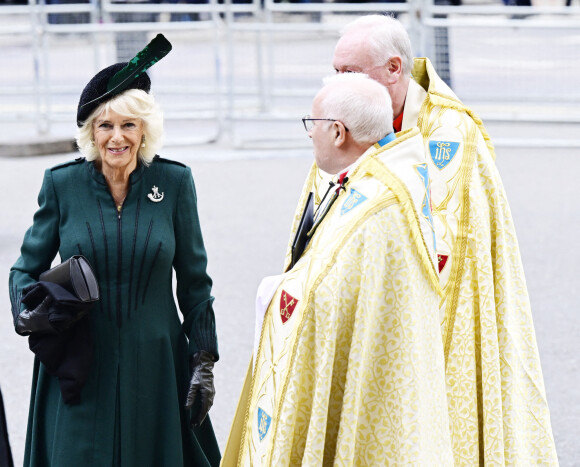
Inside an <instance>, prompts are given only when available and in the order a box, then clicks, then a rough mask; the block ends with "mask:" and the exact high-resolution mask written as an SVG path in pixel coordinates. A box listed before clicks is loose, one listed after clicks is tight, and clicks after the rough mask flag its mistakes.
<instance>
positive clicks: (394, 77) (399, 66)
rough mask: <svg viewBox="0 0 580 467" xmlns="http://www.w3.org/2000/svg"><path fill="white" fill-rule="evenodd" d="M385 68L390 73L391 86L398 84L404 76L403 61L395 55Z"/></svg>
mask: <svg viewBox="0 0 580 467" xmlns="http://www.w3.org/2000/svg"><path fill="white" fill-rule="evenodd" d="M385 66H386V67H387V70H388V72H389V84H394V83H396V82H397V81H398V80H399V77H400V76H401V75H402V74H403V59H402V58H401V57H398V56H396V55H395V56H394V57H391V58H389V61H388V62H387V63H386V64H385Z"/></svg>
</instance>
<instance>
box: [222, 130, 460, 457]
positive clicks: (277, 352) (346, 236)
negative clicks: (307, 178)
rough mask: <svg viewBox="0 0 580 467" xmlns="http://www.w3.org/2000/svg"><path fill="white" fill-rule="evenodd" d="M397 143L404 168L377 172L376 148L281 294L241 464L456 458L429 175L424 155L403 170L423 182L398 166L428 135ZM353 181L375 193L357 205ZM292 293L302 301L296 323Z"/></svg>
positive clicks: (260, 361) (255, 382) (254, 388)
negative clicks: (428, 232)
mask: <svg viewBox="0 0 580 467" xmlns="http://www.w3.org/2000/svg"><path fill="white" fill-rule="evenodd" d="M393 146H394V147H396V148H393V147H391V148H390V149H391V151H392V152H393V157H394V158H393V160H392V163H393V164H392V166H391V165H390V166H389V169H391V170H392V169H393V166H394V167H395V172H394V173H393V172H389V174H388V176H385V174H383V175H379V176H378V177H375V176H371V175H369V171H370V169H371V168H373V169H377V164H382V162H381V160H382V159H380V157H379V156H382V155H383V154H376V156H377V157H374V156H373V155H372V153H371V154H367V156H368V157H367V159H365V161H363V162H361V164H360V166H359V167H358V168H357V169H356V170H355V171H354V172H353V173H352V174H350V176H349V178H350V180H349V182H348V186H347V190H346V192H341V194H340V195H339V198H338V199H337V201H336V203H335V204H334V205H333V206H332V208H331V209H330V211H329V213H328V215H327V218H326V219H325V220H324V222H323V223H322V224H321V225H320V227H319V229H318V230H317V232H316V235H315V236H314V237H313V240H312V242H311V245H310V246H309V248H308V249H307V250H306V251H305V253H304V255H303V257H302V258H301V259H300V261H299V262H298V263H297V264H296V265H295V266H294V268H293V269H292V270H291V271H289V272H287V273H285V274H284V277H283V279H282V282H281V284H280V286H279V287H278V289H277V291H276V293H275V294H274V297H273V298H272V300H271V302H270V305H269V308H268V310H267V313H266V316H265V318H264V324H263V326H262V334H261V338H260V345H259V348H258V352H257V358H256V364H255V367H254V372H253V376H252V382H251V389H250V391H249V395H248V403H247V410H246V416H245V421H244V429H243V432H242V434H241V440H240V443H236V442H231V443H230V441H228V448H226V452H225V454H224V456H227V458H228V459H230V458H231V456H230V452H229V448H230V446H231V447H232V448H235V447H236V446H239V448H240V449H239V458H238V465H242V466H252V467H258V466H262V465H267V466H276V467H278V466H289V465H292V466H294V465H325V466H326V465H333V466H343V465H344V466H364V465H368V466H371V465H373V466H374V465H394V464H396V465H438V466H439V465H441V466H450V465H453V455H452V451H451V443H450V438H449V421H448V415H447V401H446V388H445V376H444V371H445V370H444V358H443V345H442V339H441V333H440V327H439V318H438V301H439V296H438V292H437V288H438V283H437V281H436V276H433V274H434V266H433V263H432V254H431V253H432V252H429V251H427V248H426V244H425V242H424V240H423V235H422V233H421V232H422V229H421V227H419V219H418V217H417V215H416V213H411V214H410V213H409V209H410V210H411V211H413V209H414V208H413V206H414V205H415V203H414V201H412V200H411V199H410V196H411V194H412V195H413V196H417V197H420V198H421V200H422V198H423V196H424V185H423V182H422V181H420V178H419V177H418V176H417V175H416V172H415V170H414V167H413V164H412V162H413V161H410V163H408V164H403V163H401V164H399V169H400V170H401V171H405V170H407V171H408V172H409V174H412V176H413V177H415V178H416V179H417V183H416V184H414V183H412V182H411V183H410V185H409V186H407V185H404V184H402V183H401V181H400V180H399V179H398V177H402V179H403V180H404V179H405V175H404V174H401V173H400V172H399V171H397V170H396V168H397V158H396V156H397V152H399V153H401V154H403V153H405V152H406V153H410V154H413V155H419V156H420V155H421V150H420V148H421V147H422V140H421V137H420V135H419V134H418V132H417V131H414V132H411V133H409V134H408V135H407V136H406V137H403V138H401V140H400V141H399V142H398V143H397V144H396V145H393ZM411 146H412V148H413V149H412V151H410V147H411ZM417 148H419V150H417ZM388 152H389V149H388V148H387V149H386V150H385V154H384V155H387V154H388ZM363 157H364V156H363ZM365 162H366V163H365ZM415 162H420V159H419V161H415ZM389 177H390V179H391V181H392V182H393V183H392V184H393V186H390V185H385V183H384V182H383V179H385V180H386V179H389ZM421 187H422V191H421V190H420V188H421ZM349 190H356V192H357V193H359V194H361V195H362V197H364V198H365V201H363V202H360V203H359V204H357V205H356V206H354V207H353V206H348V204H347V203H346V201H347V199H348V198H347V197H348V196H349V195H348V194H347V192H348V191H349ZM362 197H361V199H362ZM345 206H347V208H348V207H350V209H342V208H343V207H345ZM433 277H435V280H434V279H433ZM282 296H290V297H293V298H294V299H295V300H296V301H297V302H296V307H295V308H294V311H293V313H292V314H291V316H290V317H289V318H288V320H287V321H285V322H283V320H282V319H281V315H280V309H281V307H282V308H283V307H284V306H285V304H286V302H285V301H284V300H281V298H282ZM265 414H266V415H265ZM268 417H271V423H270V421H269V420H268ZM232 432H235V430H232Z"/></svg>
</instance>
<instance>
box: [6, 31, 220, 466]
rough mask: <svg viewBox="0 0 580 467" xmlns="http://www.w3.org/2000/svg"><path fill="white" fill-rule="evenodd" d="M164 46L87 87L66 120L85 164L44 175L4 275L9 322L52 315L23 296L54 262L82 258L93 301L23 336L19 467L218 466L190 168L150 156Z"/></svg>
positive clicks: (210, 339) (213, 343)
mask: <svg viewBox="0 0 580 467" xmlns="http://www.w3.org/2000/svg"><path fill="white" fill-rule="evenodd" d="M163 49H165V50H163ZM170 49H171V46H170V44H169V43H168V42H167V41H166V40H165V38H163V36H161V35H160V36H158V37H157V38H156V39H154V41H152V43H151V44H149V46H148V47H146V48H145V49H144V50H143V51H142V52H140V53H139V54H138V55H137V56H136V57H135V59H133V60H132V61H131V62H129V64H125V63H121V64H116V65H112V66H110V67H108V68H106V69H104V70H102V71H101V72H99V73H98V74H97V75H95V77H93V79H92V80H91V81H90V82H89V83H88V84H87V86H86V88H85V90H84V91H83V93H82V95H81V99H80V102H79V109H78V113H77V124H78V125H79V127H80V129H79V133H78V137H77V143H78V146H79V148H80V151H81V153H82V154H83V155H84V156H85V157H84V158H78V159H76V160H75V161H72V162H68V163H65V164H62V165H59V166H56V167H53V168H52V169H49V170H47V171H46V173H45V177H44V182H43V186H42V189H41V191H40V195H39V210H38V211H37V213H36V215H35V217H34V223H33V225H32V227H31V228H30V229H29V230H28V232H27V233H26V235H25V237H24V242H23V246H22V255H21V257H20V258H19V259H18V261H17V262H16V264H15V265H14V266H13V268H12V270H11V273H10V293H11V300H12V308H13V313H14V314H15V320H16V321H17V320H18V314H19V313H20V312H22V311H26V309H27V307H26V305H28V311H30V308H34V311H35V312H36V314H42V313H43V312H47V313H50V309H51V308H50V307H58V306H59V301H58V298H57V297H48V301H47V300H46V298H43V299H42V300H37V301H36V302H35V303H32V299H31V298H30V296H31V294H32V292H31V291H36V292H38V287H39V286H37V284H36V283H37V281H38V278H39V275H40V273H42V272H43V271H45V270H46V269H48V268H49V267H50V265H51V262H52V261H53V259H54V258H55V256H56V253H57V252H58V253H59V254H60V258H61V260H63V261H64V260H66V259H67V258H69V257H71V256H72V255H79V254H81V255H83V256H85V257H86V258H87V259H88V261H89V262H90V263H91V265H92V266H93V269H94V271H95V275H96V277H97V279H98V282H99V286H100V295H101V296H100V301H99V302H98V303H97V304H96V305H95V306H94V307H93V308H92V309H91V311H90V313H89V314H88V315H86V316H85V317H84V318H83V319H81V320H79V321H78V322H75V323H74V324H72V325H71V328H70V329H69V330H67V331H63V332H61V333H59V334H45V335H36V334H35V333H32V334H31V335H30V338H29V339H30V345H31V349H32V350H33V351H35V353H36V356H37V358H36V359H35V366H34V374H33V382H32V396H31V405H30V414H29V423H28V432H27V440H26V453H25V461H24V464H25V465H26V466H47V465H50V466H67V467H68V466H72V465H85V466H98V467H100V466H109V465H122V466H123V467H126V466H140V467H141V466H171V467H173V466H182V465H200V466H205V465H217V464H219V460H220V455H219V449H218V446H217V443H216V439H215V436H214V433H213V428H212V426H211V422H210V420H209V418H208V417H205V415H206V414H207V411H208V410H209V407H210V406H211V403H212V401H213V395H214V391H213V375H212V368H213V363H214V362H215V361H217V359H218V357H219V355H218V349H217V338H216V332H215V320H214V314H213V309H212V302H213V297H211V295H210V291H211V279H210V277H209V276H208V275H207V273H206V263H207V259H206V253H205V249H204V245H203V240H202V235H201V230H200V225H199V218H198V214H197V203H196V194H195V187H194V183H193V179H192V176H191V171H190V169H189V168H188V167H186V166H184V165H183V164H181V163H178V162H174V161H170V160H167V159H162V158H160V157H158V156H156V155H155V154H156V150H157V149H158V148H159V147H160V142H161V137H162V134H163V121H162V116H161V113H160V111H159V110H158V108H157V106H156V104H155V100H154V98H153V97H152V96H151V95H150V94H149V88H150V80H149V77H148V76H147V74H146V73H145V72H144V70H145V69H146V68H147V67H148V66H150V65H151V64H152V62H154V61H155V60H159V59H160V58H161V57H162V56H163V55H165V54H166V53H167V52H168V51H169V50H170ZM151 55H153V56H155V57H154V59H152V58H151ZM119 83H120V84H119ZM173 270H175V274H176V280H177V288H176V293H177V299H178V302H179V308H180V310H181V312H182V313H183V323H182V322H181V321H180V319H179V315H178V313H177V308H176V305H175V302H174V299H173V291H172V290H173V289H172V273H173ZM35 287H36V289H35ZM47 303H48V305H46V304H47ZM43 307H46V309H44V308H43ZM55 349H56V350H55ZM71 380H72V383H71ZM188 382H189V384H188Z"/></svg>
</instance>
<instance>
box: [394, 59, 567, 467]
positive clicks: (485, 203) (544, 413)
mask: <svg viewBox="0 0 580 467" xmlns="http://www.w3.org/2000/svg"><path fill="white" fill-rule="evenodd" d="M414 76H417V81H418V82H420V83H421V84H422V85H423V86H424V87H426V89H425V90H421V92H423V94H425V98H424V99H423V104H422V107H421V109H420V111H419V112H418V115H419V118H418V121H417V124H418V126H419V128H420V130H421V133H422V134H423V137H424V140H425V154H426V157H427V160H428V162H429V163H430V166H429V169H430V173H431V175H432V199H433V215H434V217H435V218H436V233H437V248H438V253H443V254H449V255H450V257H449V260H448V261H451V262H452V263H451V268H449V265H448V266H447V267H446V271H443V272H442V274H441V282H442V286H443V289H444V293H445V296H444V300H443V302H442V308H441V310H442V311H443V315H442V320H441V329H442V335H443V339H444V345H445V361H446V378H447V393H448V403H449V417H450V422H451V425H450V427H451V439H452V444H453V451H454V457H455V464H456V465H459V466H463V465H465V466H473V465H486V466H487V465H522V466H524V465H525V466H528V465H550V466H552V465H557V464H558V460H557V456H556V452H555V446H554V440H553V437H552V430H551V424H550V415H549V409H548V404H547V401H546V396H545V390H544V384H543V377H542V371H541V366H540V360H539V355H538V349H537V345H536V338H535V332H534V327H533V321H532V314H531V309H530V303H529V298H528V293H527V288H526V283H525V277H524V272H523V267H522V264H521V259H520V253H519V248H518V242H517V238H516V234H515V228H514V225H513V221H512V217H511V213H510V210H509V206H508V203H507V198H506V195H505V191H504V189H503V186H502V183H501V179H500V176H499V173H498V172H497V168H496V166H495V164H494V159H495V154H494V152H493V146H492V145H491V142H490V141H489V137H488V136H487V133H486V132H485V129H484V128H483V125H482V123H481V120H479V118H478V117H477V116H475V115H474V114H473V112H472V111H470V110H469V109H468V108H467V107H465V106H464V105H463V104H461V102H459V100H458V99H457V98H456V97H455V96H454V95H453V94H452V92H451V90H449V88H447V87H446V85H445V84H444V83H442V82H441V81H440V80H439V78H438V77H437V75H436V74H435V72H434V70H433V68H432V66H431V64H430V63H429V61H428V60H426V59H416V61H415V69H414ZM409 89H410V91H409V92H411V89H412V86H410V88H409ZM425 91H427V92H425ZM408 100H409V101H413V102H417V100H418V99H408ZM407 110H409V112H410V113H412V109H407V107H406V108H405V112H407ZM432 140H435V141H440V140H443V141H457V142H460V143H461V146H460V149H459V150H458V152H457V154H456V156H455V158H454V159H453V160H452V162H451V163H449V165H448V166H446V167H445V168H443V169H440V168H438V167H436V166H435V165H434V164H433V161H432V160H430V159H431V155H430V152H429V141H432Z"/></svg>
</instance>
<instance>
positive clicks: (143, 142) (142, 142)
mask: <svg viewBox="0 0 580 467" xmlns="http://www.w3.org/2000/svg"><path fill="white" fill-rule="evenodd" d="M141 147H142V148H144V147H145V135H143V139H142V140H141Z"/></svg>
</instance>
